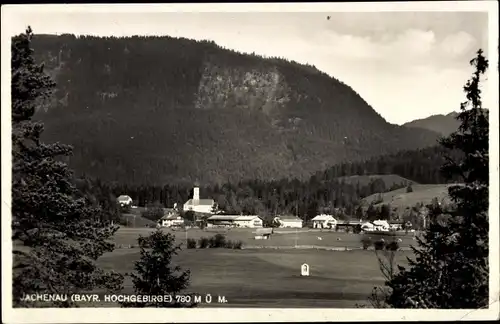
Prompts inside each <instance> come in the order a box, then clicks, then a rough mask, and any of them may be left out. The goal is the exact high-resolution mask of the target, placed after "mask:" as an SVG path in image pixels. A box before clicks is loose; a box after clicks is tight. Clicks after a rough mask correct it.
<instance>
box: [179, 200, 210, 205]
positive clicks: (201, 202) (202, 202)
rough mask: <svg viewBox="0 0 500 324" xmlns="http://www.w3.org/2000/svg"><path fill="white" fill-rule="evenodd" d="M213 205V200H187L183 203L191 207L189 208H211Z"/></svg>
mask: <svg viewBox="0 0 500 324" xmlns="http://www.w3.org/2000/svg"><path fill="white" fill-rule="evenodd" d="M213 204H214V200H213V199H199V200H194V199H189V200H188V201H186V203H185V205H191V206H212V205H213Z"/></svg>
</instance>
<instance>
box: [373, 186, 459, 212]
mask: <svg viewBox="0 0 500 324" xmlns="http://www.w3.org/2000/svg"><path fill="white" fill-rule="evenodd" d="M448 187H449V185H445V184H437V185H434V184H432V185H429V184H426V185H422V184H414V185H412V188H413V192H406V188H402V189H397V190H393V191H389V192H385V193H382V194H374V195H371V196H368V197H366V198H364V199H363V203H364V204H365V205H366V206H367V205H369V204H370V203H371V202H372V201H375V200H376V199H377V198H378V197H379V195H381V196H382V199H383V201H382V202H380V203H378V204H376V205H375V206H380V205H382V204H390V205H391V207H392V208H396V209H397V210H404V209H405V208H407V207H413V206H415V205H416V204H417V203H423V204H424V205H426V204H429V203H431V201H432V199H434V198H437V199H438V200H439V201H441V200H442V199H444V200H445V202H446V203H448V202H449V201H450V198H449V196H448Z"/></svg>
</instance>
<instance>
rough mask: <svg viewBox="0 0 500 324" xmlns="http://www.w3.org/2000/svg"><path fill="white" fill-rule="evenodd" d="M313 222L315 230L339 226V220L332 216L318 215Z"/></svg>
mask: <svg viewBox="0 0 500 324" xmlns="http://www.w3.org/2000/svg"><path fill="white" fill-rule="evenodd" d="M311 221H312V226H313V228H332V227H335V226H337V220H336V219H335V218H333V216H332V215H326V214H321V215H317V216H316V217H314V218H313V219H311Z"/></svg>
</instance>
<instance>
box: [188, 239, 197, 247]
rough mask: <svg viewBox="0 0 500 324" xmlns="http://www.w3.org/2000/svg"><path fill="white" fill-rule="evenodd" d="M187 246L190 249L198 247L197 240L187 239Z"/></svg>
mask: <svg viewBox="0 0 500 324" xmlns="http://www.w3.org/2000/svg"><path fill="white" fill-rule="evenodd" d="M187 248H188V249H196V240H195V239H191V238H188V240H187Z"/></svg>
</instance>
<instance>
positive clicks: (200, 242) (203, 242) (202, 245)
mask: <svg viewBox="0 0 500 324" xmlns="http://www.w3.org/2000/svg"><path fill="white" fill-rule="evenodd" d="M198 246H199V247H200V249H206V248H208V247H209V246H210V240H209V239H207V238H206V237H201V238H200V239H199V240H198Z"/></svg>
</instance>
